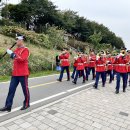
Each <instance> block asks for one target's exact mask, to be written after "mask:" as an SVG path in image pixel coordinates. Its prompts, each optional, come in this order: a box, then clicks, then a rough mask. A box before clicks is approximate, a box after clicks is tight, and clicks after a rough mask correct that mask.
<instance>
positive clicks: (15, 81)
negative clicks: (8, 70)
mask: <svg viewBox="0 0 130 130" xmlns="http://www.w3.org/2000/svg"><path fill="white" fill-rule="evenodd" d="M19 83H21V86H22V90H23V94H24V97H25V100H24V102H23V105H24V106H29V105H30V104H29V103H30V93H29V89H28V76H12V78H11V82H10V87H9V92H8V96H7V99H6V103H5V106H6V107H8V108H12V105H13V99H14V95H15V92H16V88H17V86H18V85H19Z"/></svg>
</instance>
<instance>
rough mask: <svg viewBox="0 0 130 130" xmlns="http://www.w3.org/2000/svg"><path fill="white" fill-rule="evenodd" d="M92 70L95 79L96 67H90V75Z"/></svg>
mask: <svg viewBox="0 0 130 130" xmlns="http://www.w3.org/2000/svg"><path fill="white" fill-rule="evenodd" d="M91 71H92V75H93V79H94V78H95V67H89V68H88V74H89V75H90V73H91Z"/></svg>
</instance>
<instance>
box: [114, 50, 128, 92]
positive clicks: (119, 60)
mask: <svg viewBox="0 0 130 130" xmlns="http://www.w3.org/2000/svg"><path fill="white" fill-rule="evenodd" d="M114 63H115V64H117V65H118V69H117V70H116V72H117V81H116V92H115V93H116V94H118V93H119V89H120V79H121V77H122V78H123V92H126V87H127V77H128V76H127V72H128V70H127V63H128V59H127V57H126V50H125V49H124V48H123V49H121V52H120V54H119V55H118V56H117V57H116V59H115V61H114Z"/></svg>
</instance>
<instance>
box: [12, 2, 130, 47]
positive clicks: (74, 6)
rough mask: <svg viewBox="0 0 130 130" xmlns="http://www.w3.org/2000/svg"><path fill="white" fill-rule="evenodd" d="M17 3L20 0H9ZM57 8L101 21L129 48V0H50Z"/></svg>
mask: <svg viewBox="0 0 130 130" xmlns="http://www.w3.org/2000/svg"><path fill="white" fill-rule="evenodd" d="M10 1H11V2H13V3H17V2H18V1H20V0H10ZM51 1H52V2H54V4H55V5H57V6H58V8H59V9H61V10H65V9H71V10H73V11H76V12H78V14H79V15H80V16H84V17H86V18H87V19H90V20H93V21H96V22H98V23H102V24H104V25H105V26H107V27H108V28H109V29H110V30H111V31H113V32H115V33H116V35H117V36H120V37H122V39H123V40H124V42H125V44H126V46H127V47H128V48H129V49H130V0H51Z"/></svg>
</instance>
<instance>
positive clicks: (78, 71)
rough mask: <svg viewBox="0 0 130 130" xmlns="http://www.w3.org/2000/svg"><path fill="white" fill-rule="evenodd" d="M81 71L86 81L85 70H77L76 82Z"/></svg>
mask: <svg viewBox="0 0 130 130" xmlns="http://www.w3.org/2000/svg"><path fill="white" fill-rule="evenodd" d="M80 73H81V74H82V76H83V81H85V74H84V70H76V76H75V78H74V81H75V82H77V79H78V76H79V74H80Z"/></svg>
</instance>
